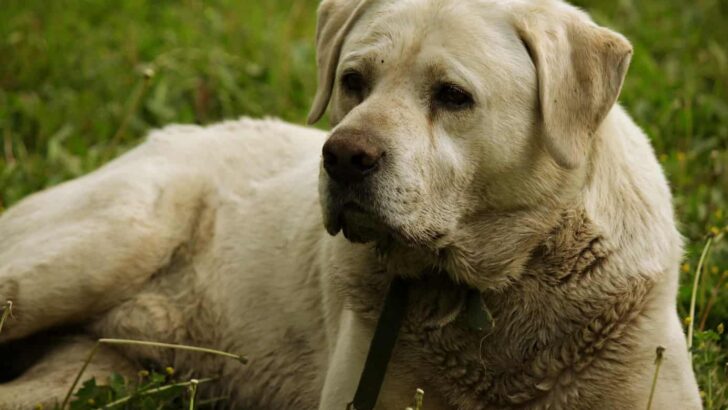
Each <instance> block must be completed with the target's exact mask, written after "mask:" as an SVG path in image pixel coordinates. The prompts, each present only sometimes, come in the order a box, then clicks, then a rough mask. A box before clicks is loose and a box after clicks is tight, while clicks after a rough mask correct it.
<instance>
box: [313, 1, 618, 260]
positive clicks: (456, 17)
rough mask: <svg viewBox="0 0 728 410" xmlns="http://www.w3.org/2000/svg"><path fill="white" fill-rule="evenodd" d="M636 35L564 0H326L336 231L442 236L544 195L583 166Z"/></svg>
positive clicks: (322, 34) (329, 209)
mask: <svg viewBox="0 0 728 410" xmlns="http://www.w3.org/2000/svg"><path fill="white" fill-rule="evenodd" d="M631 52H632V48H631V46H630V44H629V43H628V42H627V40H625V39H624V37H622V36H621V35H619V34H616V33H614V32H612V31H610V30H607V29H605V28H602V27H599V26H597V25H595V24H594V23H592V22H591V20H590V19H589V18H588V17H587V16H586V14H584V13H582V12H580V11H579V10H577V9H576V8H574V7H571V6H569V5H567V4H565V3H562V2H560V1H556V0H547V1H500V0H462V1H460V0H459V1H443V0H324V1H323V2H322V3H321V5H320V8H319V23H318V30H317V57H318V58H317V61H318V70H319V71H318V72H319V74H318V90H317V94H316V97H315V101H314V103H313V107H312V108H311V113H310V117H309V121H310V122H315V121H317V120H318V119H319V118H320V117H321V116H322V115H323V113H324V112H325V111H326V108H327V106H330V107H331V108H330V118H331V121H332V125H333V126H334V129H333V131H332V133H331V135H330V137H329V139H328V141H327V142H326V144H325V145H324V148H323V155H322V167H321V177H320V196H321V203H322V207H323V213H324V220H325V224H326V228H327V230H328V231H329V232H330V233H331V234H336V233H337V232H339V231H340V230H343V232H344V234H345V236H346V237H347V238H348V239H350V240H352V241H357V242H368V241H372V240H375V241H378V240H383V239H385V238H386V239H387V240H389V239H391V238H394V239H395V240H399V241H402V242H403V243H405V244H412V245H418V246H424V247H427V248H431V249H437V248H439V247H441V246H444V244H446V243H447V241H448V238H449V237H451V236H452V235H453V234H454V233H455V232H456V231H457V230H458V229H459V227H460V226H462V224H463V223H464V222H463V221H466V220H468V219H469V218H472V217H473V215H477V214H482V213H484V212H486V213H487V212H491V213H502V212H508V211H509V210H515V209H524V208H530V207H537V206H539V204H540V203H542V201H547V200H549V198H552V197H554V196H558V195H560V194H559V192H562V191H564V190H566V189H568V186H566V185H568V184H565V181H569V180H573V175H577V174H582V175H583V169H584V168H585V166H586V163H587V162H588V161H587V159H588V155H589V151H590V145H591V137H592V135H593V134H594V132H595V130H596V129H597V127H598V126H599V125H600V123H601V122H602V120H603V119H604V118H605V116H606V115H607V113H608V112H609V110H610V109H611V107H612V106H613V104H614V102H615V100H616V99H617V96H618V94H619V91H620V88H621V86H622V82H623V79H624V75H625V72H626V70H627V66H628V64H629V60H630V56H631Z"/></svg>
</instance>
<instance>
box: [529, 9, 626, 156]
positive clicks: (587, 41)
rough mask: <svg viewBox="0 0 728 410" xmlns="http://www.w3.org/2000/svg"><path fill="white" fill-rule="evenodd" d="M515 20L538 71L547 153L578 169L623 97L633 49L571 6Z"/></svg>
mask: <svg viewBox="0 0 728 410" xmlns="http://www.w3.org/2000/svg"><path fill="white" fill-rule="evenodd" d="M517 15H518V17H517V18H516V21H515V26H516V29H517V30H518V33H519V35H520V36H521V39H522V40H523V43H524V44H525V45H526V48H527V49H528V52H529V54H530V55H531V59H532V60H533V63H534V65H535V66H536V72H537V76H538V87H539V89H538V93H539V102H540V110H541V116H542V125H543V135H544V137H545V139H546V140H545V143H546V144H545V145H546V148H547V150H548V152H549V153H550V154H551V155H552V156H553V158H554V159H555V160H556V162H557V163H558V164H559V165H561V166H562V167H564V168H576V167H578V166H579V165H580V164H581V163H582V162H583V161H584V159H585V157H586V155H587V152H588V147H589V140H590V137H591V135H592V134H593V133H594V132H595V131H596V130H597V128H598V127H599V125H600V124H601V123H602V121H603V120H604V118H605V117H606V116H607V114H608V113H609V111H610V110H611V108H612V106H613V105H614V103H615V102H616V100H617V97H618V96H619V92H620V90H621V88H622V83H623V81H624V76H625V74H626V73H627V67H628V66H629V62H630V59H631V57H632V46H631V44H630V43H629V41H627V39H625V38H624V37H623V36H622V35H620V34H617V33H615V32H613V31H611V30H608V29H606V28H603V27H599V26H597V25H596V24H594V23H593V22H592V21H591V20H590V19H589V18H588V17H587V16H586V14H584V13H582V12H581V11H579V10H577V9H575V8H572V7H571V6H561V7H558V9H555V8H551V7H549V8H532V9H529V10H522V11H520V12H518V13H517Z"/></svg>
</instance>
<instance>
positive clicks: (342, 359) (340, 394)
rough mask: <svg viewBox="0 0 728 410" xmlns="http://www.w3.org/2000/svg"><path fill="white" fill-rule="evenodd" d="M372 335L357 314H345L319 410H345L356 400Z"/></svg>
mask: <svg viewBox="0 0 728 410" xmlns="http://www.w3.org/2000/svg"><path fill="white" fill-rule="evenodd" d="M373 333H374V329H372V328H370V327H367V326H366V325H365V324H364V323H363V322H362V321H361V319H360V318H358V317H357V316H356V314H355V313H354V312H352V311H351V310H348V309H344V310H343V311H342V313H341V317H340V320H339V329H338V333H337V335H336V345H335V347H334V351H333V353H332V354H331V355H330V357H329V365H328V369H327V371H326V379H325V381H324V387H323V391H322V393H321V402H320V403H319V410H344V409H346V406H347V404H348V403H349V402H351V401H352V400H353V398H354V392H355V391H356V386H357V384H358V383H359V377H360V376H361V372H362V369H363V368H364V361H365V360H366V356H367V352H368V350H369V342H370V341H371V339H372V335H373Z"/></svg>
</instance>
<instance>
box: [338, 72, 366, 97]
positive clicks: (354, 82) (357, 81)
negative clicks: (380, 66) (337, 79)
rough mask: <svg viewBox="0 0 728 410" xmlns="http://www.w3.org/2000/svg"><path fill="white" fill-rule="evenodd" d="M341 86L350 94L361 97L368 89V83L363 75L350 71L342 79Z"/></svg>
mask: <svg viewBox="0 0 728 410" xmlns="http://www.w3.org/2000/svg"><path fill="white" fill-rule="evenodd" d="M341 85H342V86H343V87H344V90H346V91H347V92H348V93H351V94H356V95H361V94H362V93H363V92H364V88H365V87H366V82H365V81H364V76H363V75H361V74H360V73H357V72H356V71H350V72H348V73H345V74H344V75H343V76H342V77H341Z"/></svg>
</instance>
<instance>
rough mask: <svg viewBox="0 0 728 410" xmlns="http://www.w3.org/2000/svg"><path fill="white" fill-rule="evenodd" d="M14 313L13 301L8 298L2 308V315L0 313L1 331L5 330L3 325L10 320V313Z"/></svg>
mask: <svg viewBox="0 0 728 410" xmlns="http://www.w3.org/2000/svg"><path fill="white" fill-rule="evenodd" d="M12 313H13V301H12V300H8V301H6V302H5V306H3V308H2V315H0V333H2V331H3V325H4V324H5V321H6V320H8V318H9V317H10V315H11V314H12Z"/></svg>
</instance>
